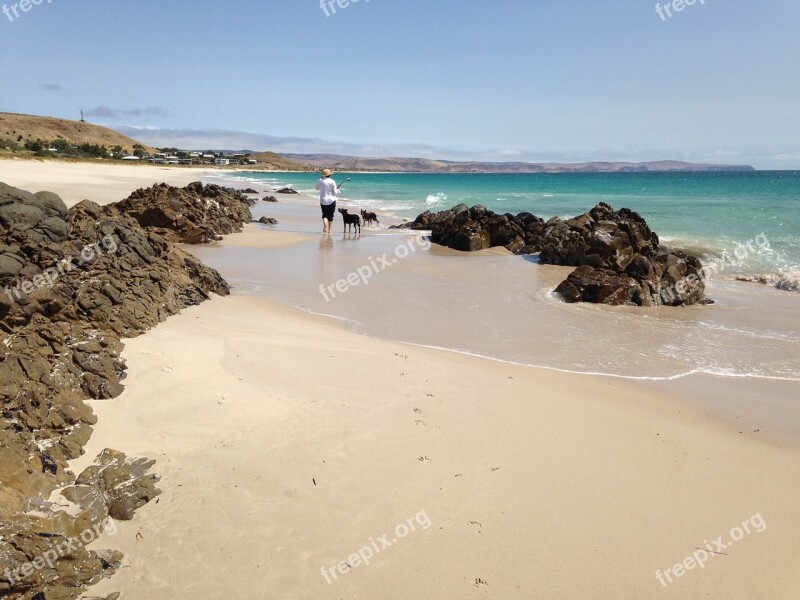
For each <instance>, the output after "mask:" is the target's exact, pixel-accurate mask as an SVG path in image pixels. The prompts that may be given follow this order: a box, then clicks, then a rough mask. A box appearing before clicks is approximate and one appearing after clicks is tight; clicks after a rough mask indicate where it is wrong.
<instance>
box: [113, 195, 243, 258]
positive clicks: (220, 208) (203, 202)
mask: <svg viewBox="0 0 800 600" xmlns="http://www.w3.org/2000/svg"><path fill="white" fill-rule="evenodd" d="M255 203H256V200H253V199H250V198H248V197H247V196H245V195H243V194H242V193H241V192H238V191H237V190H232V189H229V188H223V187H220V186H218V185H205V186H204V185H203V184H202V183H200V182H195V183H190V184H189V185H187V186H186V187H184V188H176V187H173V186H170V185H166V184H164V183H162V184H161V185H154V186H153V187H150V188H147V189H139V190H136V191H135V192H134V193H133V194H131V195H130V196H128V197H127V198H126V199H125V200H123V201H121V202H117V203H116V204H114V205H112V206H110V207H108V208H107V209H106V210H105V212H106V213H107V214H109V215H127V216H130V217H133V218H134V219H136V221H137V222H138V223H139V225H141V226H142V227H144V228H146V229H147V230H149V231H152V232H154V233H159V234H161V235H163V236H164V237H165V238H167V239H168V240H169V241H171V242H181V243H184V244H203V243H207V242H213V241H215V240H219V239H220V236H223V235H227V234H229V233H235V232H237V231H241V229H242V225H243V224H244V223H249V222H250V220H251V218H252V216H251V215H250V207H251V206H253V205H254V204H255Z"/></svg>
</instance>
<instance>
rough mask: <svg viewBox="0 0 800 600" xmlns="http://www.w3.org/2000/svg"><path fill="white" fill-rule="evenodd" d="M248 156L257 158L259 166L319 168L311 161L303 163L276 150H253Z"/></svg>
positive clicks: (309, 169)
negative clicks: (276, 152) (275, 151)
mask: <svg viewBox="0 0 800 600" xmlns="http://www.w3.org/2000/svg"><path fill="white" fill-rule="evenodd" d="M248 158H253V159H255V160H257V161H258V166H259V167H267V168H268V169H275V170H276V171H316V170H317V167H316V165H313V164H310V163H304V164H301V163H300V162H297V161H293V160H290V159H288V158H285V157H283V156H281V155H280V154H275V153H274V152H253V153H251V154H250V156H249V157H248Z"/></svg>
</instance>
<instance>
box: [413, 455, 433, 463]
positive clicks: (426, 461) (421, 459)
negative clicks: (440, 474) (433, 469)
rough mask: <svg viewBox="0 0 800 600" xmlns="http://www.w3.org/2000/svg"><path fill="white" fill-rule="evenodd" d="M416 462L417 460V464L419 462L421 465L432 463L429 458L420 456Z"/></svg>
mask: <svg viewBox="0 0 800 600" xmlns="http://www.w3.org/2000/svg"><path fill="white" fill-rule="evenodd" d="M417 460H418V461H419V462H421V463H429V462H433V461H432V460H431V459H430V458H428V457H427V456H420V457H419V458H418V459H417Z"/></svg>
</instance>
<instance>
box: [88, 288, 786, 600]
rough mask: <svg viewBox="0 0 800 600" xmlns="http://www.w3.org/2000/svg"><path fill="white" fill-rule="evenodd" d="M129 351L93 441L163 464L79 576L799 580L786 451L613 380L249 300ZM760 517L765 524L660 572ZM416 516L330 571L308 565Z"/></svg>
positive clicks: (276, 591) (208, 308)
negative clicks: (156, 486) (101, 572)
mask: <svg viewBox="0 0 800 600" xmlns="http://www.w3.org/2000/svg"><path fill="white" fill-rule="evenodd" d="M125 357H126V358H127V359H128V361H129V366H130V378H129V380H128V382H127V383H128V388H127V390H126V392H125V393H124V394H123V396H122V397H120V398H119V399H117V400H114V401H106V402H95V403H94V406H95V409H96V410H97V414H98V416H99V419H100V421H99V424H98V426H97V428H96V431H95V434H94V436H93V437H92V440H91V442H90V444H89V447H88V449H87V450H88V456H94V455H95V454H96V453H97V452H99V451H100V450H102V449H103V448H104V447H107V446H110V447H114V448H118V449H122V450H124V451H126V452H128V453H131V454H133V455H137V456H150V457H154V458H157V459H158V463H157V466H156V470H157V471H158V472H159V473H160V474H161V475H162V476H163V479H162V487H163V489H164V494H163V495H162V496H161V499H160V502H159V503H158V504H155V503H151V504H150V505H148V506H146V507H145V508H143V509H142V510H141V511H140V512H139V513H137V517H136V518H135V520H134V521H133V522H131V523H124V524H121V525H120V532H119V533H118V534H117V536H116V537H114V538H105V539H102V540H101V541H100V542H99V544H98V545H99V547H103V546H107V545H113V546H114V547H118V548H120V549H121V550H122V551H123V552H124V553H125V554H126V557H127V558H126V560H125V563H124V565H125V566H124V568H122V569H121V570H120V572H119V573H118V575H116V576H115V577H114V578H113V579H112V580H110V581H108V582H104V583H102V584H101V585H99V586H98V587H97V589H96V590H93V593H101V594H102V593H110V592H111V591H114V590H122V591H124V592H125V598H130V599H150V600H157V599H161V598H163V599H168V598H169V599H174V598H187V599H189V598H192V599H194V598H204V599H206V598H220V599H222V598H248V599H249V598H281V599H285V598H318V599H322V598H331V599H333V598H370V599H371V598H392V599H393V598H396V599H406V598H436V599H454V600H456V599H458V600H460V599H463V598H473V597H474V598H497V599H517V598H519V599H523V598H525V599H528V598H608V599H614V600H618V599H620V598H661V597H666V598H701V597H707V596H706V595H707V594H708V597H713V598H742V599H745V598H746V599H753V598H770V599H779V598H787V599H788V598H796V597H797V596H796V592H797V589H798V586H799V585H800V575H799V574H798V570H797V569H796V558H797V556H798V555H800V535H798V534H800V519H798V516H800V514H799V512H800V511H798V507H797V501H796V495H797V491H798V490H799V489H800V472H799V471H798V460H797V456H796V454H794V453H790V452H788V451H786V450H781V449H777V448H774V447H771V446H768V445H765V444H762V443H760V442H758V441H756V440H753V439H747V438H744V437H740V436H736V435H733V434H730V433H728V432H727V429H723V428H721V427H717V426H716V425H713V424H710V423H706V422H703V421H702V420H701V419H699V418H698V417H697V416H695V415H693V414H690V413H688V412H687V411H686V410H685V409H683V408H677V409H676V406H680V405H676V404H674V403H673V401H672V399H670V398H667V397H663V396H654V395H652V393H651V394H650V395H649V396H644V395H643V394H642V392H641V389H640V388H638V387H636V386H633V385H630V384H628V383H627V382H621V381H619V380H614V381H612V380H606V379H603V378H596V377H579V376H571V375H565V374H559V373H553V372H545V371H540V370H537V369H532V368H525V367H516V366H511V365H505V364H502V363H496V362H489V361H485V360H481V359H477V358H472V357H466V356H460V355H455V354H450V353H445V352H440V351H434V350H429V349H424V348H419V347H409V346H404V345H401V344H395V343H389V342H383V341H379V340H372V339H369V338H365V337H362V336H358V335H355V334H352V333H349V332H346V331H343V330H342V329H341V328H339V327H338V326H336V324H334V323H332V322H330V321H328V320H325V319H323V318H321V317H319V318H318V317H312V316H308V315H305V314H303V313H300V312H297V311H295V310H293V309H289V308H286V307H284V306H282V305H279V304H275V303H271V302H269V301H266V300H261V299H253V298H247V297H232V298H226V299H215V300H213V301H211V302H208V303H206V304H204V305H202V306H200V307H196V308H192V309H190V310H186V311H185V312H184V313H183V314H182V315H180V316H178V317H174V318H172V319H170V320H169V321H168V322H167V323H166V324H163V325H161V326H159V327H158V328H157V329H156V330H154V331H152V332H150V333H148V334H146V335H145V336H143V337H140V338H137V339H135V340H131V341H129V342H128V344H127V348H126V351H125ZM87 458H88V457H87ZM81 462H82V464H81V465H79V467H82V466H84V465H85V464H87V463H88V461H87V460H86V459H84V460H82V461H81ZM314 481H316V485H315V484H314ZM423 512H424V514H422V513H423ZM756 513H760V515H761V516H762V517H763V519H764V522H765V523H766V525H767V527H766V529H765V530H764V531H763V532H761V533H757V532H756V531H755V524H754V525H753V526H751V529H752V531H753V532H752V533H751V534H750V535H746V536H745V537H744V539H743V540H741V541H739V542H737V543H735V544H734V545H733V546H731V548H729V549H727V550H725V552H726V553H727V555H725V556H722V555H720V556H715V557H713V558H711V559H710V560H708V563H707V564H706V565H705V568H704V569H702V570H700V569H695V570H692V571H689V572H687V573H686V574H685V575H683V576H682V577H681V578H679V579H676V580H675V582H674V583H672V584H671V585H669V586H668V587H667V588H663V587H662V586H661V585H660V584H659V583H658V581H656V577H655V571H656V569H662V570H665V569H667V568H669V567H670V566H671V565H674V564H675V563H677V562H679V561H682V560H683V559H684V558H685V557H686V556H688V555H690V554H692V553H693V552H695V546H703V545H704V544H705V542H704V540H713V539H715V538H716V537H717V536H720V535H722V536H724V537H725V538H726V539H727V538H728V536H729V533H728V532H729V531H730V530H731V529H732V528H734V527H736V526H737V525H739V524H740V523H741V522H742V521H743V520H745V519H749V518H750V517H751V516H752V515H754V514H756ZM417 515H420V517H419V519H418V520H414V521H413V522H414V523H415V527H416V529H417V530H416V531H414V532H412V533H409V535H408V536H407V537H406V539H402V540H400V541H398V542H397V543H396V544H394V545H392V546H391V547H388V548H385V549H383V551H382V552H380V553H379V554H376V556H375V557H374V558H373V559H372V561H371V564H370V565H368V566H365V565H360V566H355V567H354V568H353V569H352V571H350V572H348V573H347V574H346V575H341V574H338V572H337V577H338V579H337V580H334V579H333V577H332V576H331V575H330V572H329V574H328V578H329V579H331V581H332V583H331V584H328V583H326V580H325V579H324V578H323V576H322V575H321V568H322V567H324V566H327V567H333V566H334V565H336V564H338V563H339V562H340V561H350V560H351V559H350V558H349V557H350V556H351V555H352V554H353V553H355V552H357V551H358V550H359V549H360V548H362V547H364V546H369V545H370V542H371V540H370V538H372V539H373V540H378V539H379V538H380V537H381V536H382V535H383V534H384V533H389V537H388V540H389V541H390V542H391V540H392V539H393V538H394V537H395V528H396V527H397V526H398V524H401V523H404V522H406V521H407V519H409V518H412V519H414V517H415V516H417ZM428 519H430V523H431V526H430V527H429V528H428V529H427V530H425V529H423V528H422V525H424V524H426V523H427V522H428ZM137 533H141V536H142V538H143V539H140V540H139V541H137ZM400 533H403V530H402V529H401V530H400ZM378 547H381V544H379V545H378ZM365 554H366V553H365ZM478 579H480V580H481V581H485V582H486V583H485V584H482V583H478V584H476V580H478Z"/></svg>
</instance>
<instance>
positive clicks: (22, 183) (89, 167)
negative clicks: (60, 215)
mask: <svg viewBox="0 0 800 600" xmlns="http://www.w3.org/2000/svg"><path fill="white" fill-rule="evenodd" d="M205 173H206V172H205V171H203V170H200V169H190V168H181V167H164V166H159V165H126V164H120V163H111V162H109V163H103V162H101V161H98V162H92V163H88V162H86V163H73V162H67V161H58V160H41V161H39V160H15V159H7V160H0V181H2V182H3V183H7V184H8V185H11V186H14V187H16V188H20V189H23V190H27V191H30V192H40V191H52V192H56V193H57V194H58V195H59V196H61V199H62V200H64V202H66V204H67V206H73V205H75V204H77V203H78V202H80V201H81V200H84V199H86V198H88V199H89V200H93V201H94V202H97V203H98V204H108V203H110V202H118V201H119V200H122V199H124V198H126V197H127V196H128V195H129V194H130V193H131V192H132V191H134V190H135V189H137V188H140V187H149V186H151V185H153V184H154V183H162V182H163V183H168V184H170V185H176V186H184V185H187V184H189V183H191V182H193V181H199V180H200V178H201V177H202V176H203V175H204V174H205Z"/></svg>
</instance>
